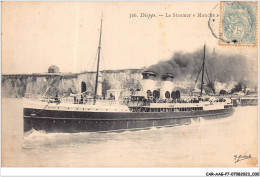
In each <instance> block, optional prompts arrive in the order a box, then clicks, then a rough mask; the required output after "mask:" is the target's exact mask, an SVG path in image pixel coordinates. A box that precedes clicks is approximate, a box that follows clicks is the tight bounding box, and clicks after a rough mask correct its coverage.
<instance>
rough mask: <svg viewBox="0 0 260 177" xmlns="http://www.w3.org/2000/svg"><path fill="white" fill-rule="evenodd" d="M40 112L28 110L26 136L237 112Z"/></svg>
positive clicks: (183, 120) (121, 127)
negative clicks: (36, 131) (32, 133)
mask: <svg viewBox="0 0 260 177" xmlns="http://www.w3.org/2000/svg"><path fill="white" fill-rule="evenodd" d="M39 111H41V110H37V109H29V108H24V132H27V131H30V130H31V129H35V130H44V131H45V132H53V133H54V132H63V133H78V132H100V131H113V130H128V129H145V128H149V127H161V126H176V125H187V124H190V123H191V119H195V120H196V119H198V118H199V117H205V118H206V119H214V118H224V117H228V116H230V115H231V114H233V112H234V109H233V108H230V109H222V110H214V111H213V110H211V111H192V112H160V113H151V112H148V113H119V112H79V111H52V110H43V111H41V112H39ZM37 113H38V114H37Z"/></svg>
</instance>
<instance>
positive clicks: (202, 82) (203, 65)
mask: <svg viewBox="0 0 260 177" xmlns="http://www.w3.org/2000/svg"><path fill="white" fill-rule="evenodd" d="M205 53H206V44H204V55H203V63H202V77H201V86H200V96H201V97H202V89H203V84H204V81H203V77H204V67H205Z"/></svg>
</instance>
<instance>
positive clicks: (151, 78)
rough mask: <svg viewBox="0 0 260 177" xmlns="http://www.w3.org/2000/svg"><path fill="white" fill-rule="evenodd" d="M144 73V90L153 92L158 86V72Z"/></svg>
mask: <svg viewBox="0 0 260 177" xmlns="http://www.w3.org/2000/svg"><path fill="white" fill-rule="evenodd" d="M142 75H143V81H142V87H143V92H145V93H147V91H148V90H150V91H151V92H153V91H154V90H155V86H156V82H155V77H156V74H155V73H154V72H153V71H144V72H143V73H142Z"/></svg>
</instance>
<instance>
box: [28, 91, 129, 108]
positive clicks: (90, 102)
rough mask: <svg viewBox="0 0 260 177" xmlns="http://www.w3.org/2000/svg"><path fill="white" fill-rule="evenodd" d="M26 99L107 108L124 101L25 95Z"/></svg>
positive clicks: (121, 103)
mask: <svg viewBox="0 0 260 177" xmlns="http://www.w3.org/2000/svg"><path fill="white" fill-rule="evenodd" d="M25 98H26V99H30V100H35V101H42V102H51V103H54V102H57V103H67V104H87V105H94V104H96V105H99V104H102V105H107V106H109V105H110V106H113V105H123V104H125V103H124V101H121V100H103V99H96V100H94V99H93V98H81V97H80V96H69V97H57V98H54V97H48V96H42V95H39V94H30V93H26V94H25Z"/></svg>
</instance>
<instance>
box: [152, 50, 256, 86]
mask: <svg viewBox="0 0 260 177" xmlns="http://www.w3.org/2000/svg"><path fill="white" fill-rule="evenodd" d="M203 55H204V52H203V49H200V50H197V51H195V52H192V53H183V52H176V53H174V55H173V56H172V57H171V59H169V60H166V61H161V62H159V63H157V64H155V65H152V66H150V67H149V68H147V70H148V71H153V72H155V73H156V74H157V76H158V77H161V76H162V75H163V74H164V73H171V74H173V75H174V80H175V81H182V80H191V81H192V80H194V83H195V80H196V79H197V77H198V74H199V72H200V70H201V66H202V59H203ZM205 56H206V57H205V72H204V82H205V83H210V82H215V81H218V82H221V83H228V82H230V81H235V82H238V83H243V84H245V85H247V84H251V85H252V83H254V82H255V81H256V80H257V78H252V70H251V68H250V67H249V63H248V62H247V59H246V57H245V56H242V55H238V54H233V53H232V54H230V53H216V52H211V51H209V50H206V52H205ZM256 76H257V75H256ZM200 81H201V73H200V75H199V77H198V82H200ZM254 84H255V83H254Z"/></svg>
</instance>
